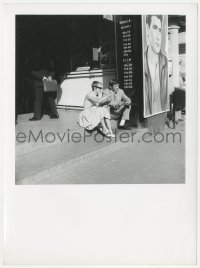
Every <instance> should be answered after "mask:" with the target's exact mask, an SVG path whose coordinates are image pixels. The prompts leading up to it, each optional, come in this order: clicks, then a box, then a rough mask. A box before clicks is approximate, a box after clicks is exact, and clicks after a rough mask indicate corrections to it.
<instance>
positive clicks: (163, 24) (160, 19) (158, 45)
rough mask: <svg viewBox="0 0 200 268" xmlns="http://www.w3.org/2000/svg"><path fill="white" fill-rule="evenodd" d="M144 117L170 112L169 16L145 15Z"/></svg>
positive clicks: (143, 26) (143, 17) (143, 19)
mask: <svg viewBox="0 0 200 268" xmlns="http://www.w3.org/2000/svg"><path fill="white" fill-rule="evenodd" d="M142 22H143V23H142V28H143V29H142V30H143V82H144V83H143V100H144V117H149V116H152V115H155V114H159V113H163V112H165V111H167V110H169V96H168V59H167V40H168V31H167V26H168V25H167V16H166V15H143V16H142Z"/></svg>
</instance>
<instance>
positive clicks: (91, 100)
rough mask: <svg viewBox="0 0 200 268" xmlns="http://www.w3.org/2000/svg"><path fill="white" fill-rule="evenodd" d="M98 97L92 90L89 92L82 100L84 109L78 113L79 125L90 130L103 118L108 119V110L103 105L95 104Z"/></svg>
mask: <svg viewBox="0 0 200 268" xmlns="http://www.w3.org/2000/svg"><path fill="white" fill-rule="evenodd" d="M98 100H99V97H97V96H96V94H95V92H94V91H91V92H89V93H88V94H87V95H86V97H85V100H84V110H83V111H82V112H81V113H80V115H79V125H80V126H81V127H83V128H86V129H87V130H92V129H94V128H95V127H97V126H98V125H99V123H100V122H101V120H102V119H103V118H108V119H110V112H109V111H108V109H106V108H105V107H99V106H96V103H97V102H98Z"/></svg>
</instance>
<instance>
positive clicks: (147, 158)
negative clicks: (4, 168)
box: [16, 110, 185, 184]
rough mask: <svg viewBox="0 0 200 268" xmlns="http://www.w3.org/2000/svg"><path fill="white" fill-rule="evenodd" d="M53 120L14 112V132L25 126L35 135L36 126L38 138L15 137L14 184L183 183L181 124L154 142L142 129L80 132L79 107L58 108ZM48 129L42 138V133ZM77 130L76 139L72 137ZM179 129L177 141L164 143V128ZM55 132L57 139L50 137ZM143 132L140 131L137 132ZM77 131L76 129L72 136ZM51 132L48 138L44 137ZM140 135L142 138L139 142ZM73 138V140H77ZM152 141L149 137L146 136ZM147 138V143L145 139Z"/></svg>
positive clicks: (25, 129) (182, 135)
mask: <svg viewBox="0 0 200 268" xmlns="http://www.w3.org/2000/svg"><path fill="white" fill-rule="evenodd" d="M59 113H60V119H59V120H50V119H49V118H48V117H43V118H42V120H41V121H37V122H36V123H35V122H34V123H33V122H29V121H28V118H29V117H30V115H21V116H19V120H18V122H19V123H18V125H17V126H16V134H17V133H19V132H24V133H26V135H28V133H29V132H30V130H31V131H32V132H33V133H34V135H35V136H37V135H38V133H39V132H40V131H41V130H42V133H43V138H44V139H43V142H42V141H41V140H40V142H39V141H37V142H34V140H31V142H24V143H18V142H16V184H102V183H103V184H119V183H130V184H132V183H184V181H185V162H184V161H185V124H184V122H182V123H179V124H178V125H177V128H176V129H175V130H172V129H169V128H168V129H166V130H165V131H164V132H163V133H162V134H160V136H159V135H158V136H157V137H156V138H157V140H159V141H160V140H161V139H162V135H163V137H164V139H165V140H164V141H163V142H160V143H158V142H156V141H155V140H154V137H153V136H149V134H146V132H147V130H146V129H140V130H138V129H137V130H136V129H132V130H131V131H126V132H123V131H119V132H118V134H117V137H116V139H112V140H111V139H108V138H105V139H104V140H103V141H102V142H101V139H102V136H101V135H96V133H93V134H92V135H91V136H89V134H87V133H86V134H85V135H87V136H86V137H85V139H84V138H83V137H84V130H83V129H81V128H79V127H77V126H76V124H75V123H76V121H77V117H78V114H79V111H64V110H60V111H59ZM49 132H51V133H54V134H55V137H56V138H55V139H54V136H53V134H48V135H47V137H48V139H47V140H48V141H46V140H45V135H46V134H47V133H49ZM75 132H78V133H79V136H81V141H80V142H77V143H75V142H72V139H71V137H72V135H73V133H75ZM170 132H171V133H178V132H179V133H180V135H181V139H182V140H181V142H179V140H178V136H176V138H177V139H176V142H174V143H173V142H172V141H170V139H169V141H168V142H166V136H167V135H168V134H169V133H170ZM56 133H58V134H59V135H60V137H64V133H65V134H66V135H65V137H64V138H63V141H62V142H61V139H60V138H59V137H58V136H56ZM144 134H145V136H143V135H144ZM77 135H78V134H76V136H77ZM50 137H53V139H52V140H54V141H53V142H49V141H50ZM127 137H129V138H127ZM144 137H145V140H146V142H145V141H144ZM77 140H78V139H76V141H77ZM151 140H152V141H151ZM147 141H151V142H147Z"/></svg>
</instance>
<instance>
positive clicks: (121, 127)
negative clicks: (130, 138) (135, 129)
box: [118, 125, 132, 130]
mask: <svg viewBox="0 0 200 268" xmlns="http://www.w3.org/2000/svg"><path fill="white" fill-rule="evenodd" d="M118 129H123V130H131V129H132V128H131V127H127V126H125V125H123V126H118Z"/></svg>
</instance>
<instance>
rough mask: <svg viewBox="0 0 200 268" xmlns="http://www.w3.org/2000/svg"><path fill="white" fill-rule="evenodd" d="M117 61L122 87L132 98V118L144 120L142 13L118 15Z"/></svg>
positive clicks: (134, 121)
mask: <svg viewBox="0 0 200 268" xmlns="http://www.w3.org/2000/svg"><path fill="white" fill-rule="evenodd" d="M116 17H117V20H116V22H117V58H118V60H117V63H118V68H117V69H118V77H119V83H120V87H121V88H122V89H123V90H124V91H125V93H126V94H127V95H128V96H129V97H130V98H131V100H132V109H131V120H132V122H133V124H134V125H136V126H138V125H139V124H140V122H141V121H142V120H143V96H142V94H143V71H142V68H143V64H142V20H141V15H118V16H116Z"/></svg>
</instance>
